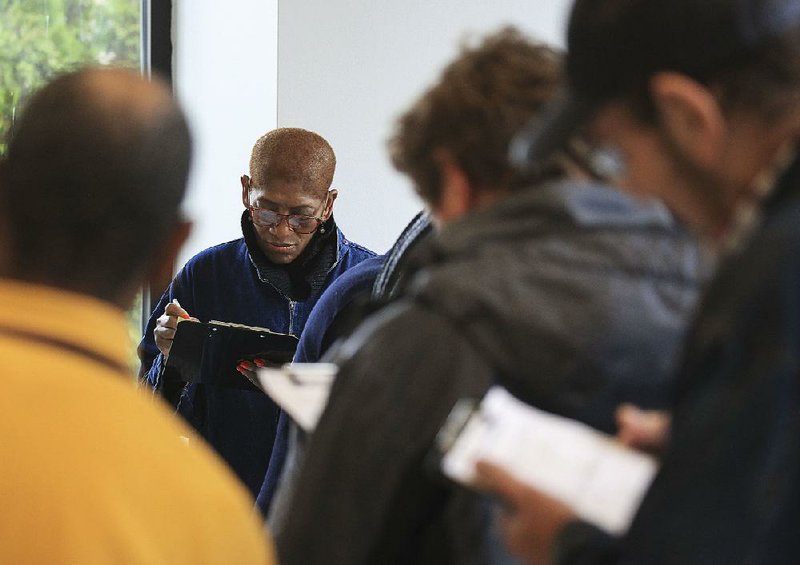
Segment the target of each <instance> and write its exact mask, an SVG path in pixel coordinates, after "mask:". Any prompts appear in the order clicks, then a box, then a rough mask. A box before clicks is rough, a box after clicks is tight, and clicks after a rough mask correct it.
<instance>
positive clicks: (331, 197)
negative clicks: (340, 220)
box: [322, 188, 339, 220]
mask: <svg viewBox="0 0 800 565" xmlns="http://www.w3.org/2000/svg"><path fill="white" fill-rule="evenodd" d="M337 196H339V191H338V190H336V189H335V188H332V189H330V190H329V191H328V205H327V206H325V210H323V212H322V217H323V218H324V219H325V220H327V219H328V218H330V217H331V214H333V203H334V202H335V201H336V197H337Z"/></svg>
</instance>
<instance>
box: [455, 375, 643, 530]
mask: <svg viewBox="0 0 800 565" xmlns="http://www.w3.org/2000/svg"><path fill="white" fill-rule="evenodd" d="M479 459H485V460H487V461H490V462H492V463H494V464H496V465H498V466H500V467H503V468H505V469H506V470H508V472H509V473H511V474H512V475H513V476H515V477H516V478H517V479H518V480H520V481H522V482H524V483H527V484H529V485H531V486H533V487H535V488H537V489H539V490H542V491H543V492H546V493H548V494H550V495H551V496H554V497H555V498H558V499H560V500H562V501H563V502H565V503H567V504H568V505H569V506H571V507H572V508H573V509H574V510H575V512H576V513H577V514H578V515H579V516H580V517H581V518H583V519H584V520H586V521H588V522H591V523H593V524H596V525H598V526H600V527H602V528H604V529H606V530H608V531H609V532H612V533H616V534H620V533H623V532H625V531H626V530H627V529H628V527H629V526H630V522H631V520H632V519H633V515H634V514H635V512H636V509H637V508H638V507H639V504H640V502H641V499H642V497H643V496H644V493H645V491H646V490H647V488H648V486H649V485H650V482H651V481H652V479H653V476H654V475H655V472H656V470H657V464H656V461H655V459H654V458H652V457H650V456H648V455H645V454H642V453H640V452H638V451H634V450H632V449H629V448H627V447H624V446H623V445H621V444H619V443H618V442H616V441H615V440H614V438H612V437H610V436H607V435H605V434H603V433H600V432H598V431H597V430H594V429H592V428H590V427H589V426H586V425H584V424H581V423H580V422H576V421H574V420H569V419H567V418H562V417H560V416H555V415H553V414H550V413H548V412H544V411H542V410H539V409H537V408H534V407H532V406H529V405H527V404H525V403H523V402H521V401H519V400H517V399H516V398H514V397H513V396H512V395H511V394H509V393H508V391H506V390H505V389H503V388H501V387H493V388H492V389H490V390H489V392H488V393H487V394H486V396H485V397H484V399H483V400H482V401H481V403H480V406H479V409H478V410H477V411H476V412H475V413H474V415H473V416H472V418H470V420H469V421H468V422H467V423H466V425H465V426H464V429H463V431H462V432H461V434H460V435H459V436H458V439H457V440H455V442H454V443H453V445H452V446H451V448H450V449H449V450H448V451H447V453H446V454H445V456H444V458H443V460H442V470H443V471H444V473H445V474H446V475H447V476H449V477H451V478H452V479H454V480H456V481H459V482H462V483H464V484H470V483H472V482H473V480H474V478H475V462H476V461H478V460H479Z"/></svg>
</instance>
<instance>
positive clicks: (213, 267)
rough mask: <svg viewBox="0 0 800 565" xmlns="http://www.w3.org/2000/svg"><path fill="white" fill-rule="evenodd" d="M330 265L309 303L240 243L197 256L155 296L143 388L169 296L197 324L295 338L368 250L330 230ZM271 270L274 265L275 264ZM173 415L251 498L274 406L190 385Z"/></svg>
mask: <svg viewBox="0 0 800 565" xmlns="http://www.w3.org/2000/svg"><path fill="white" fill-rule="evenodd" d="M336 238H337V245H336V253H335V257H334V260H333V264H332V266H331V267H330V268H329V269H327V272H325V273H321V274H320V277H321V278H320V283H319V284H318V285H315V286H318V287H319V288H312V291H311V294H310V295H309V296H308V298H307V299H305V300H302V301H294V300H291V299H289V298H288V297H287V296H286V295H285V294H284V293H283V292H281V291H279V290H278V288H277V287H276V285H274V284H273V283H272V282H270V279H269V273H268V270H265V269H263V268H261V267H258V266H257V261H254V260H253V259H252V258H251V254H250V252H249V250H248V246H247V244H246V242H245V239H244V238H240V239H237V240H235V241H231V242H228V243H223V244H220V245H217V246H215V247H211V248H209V249H206V250H205V251H201V252H200V253H198V254H197V255H196V256H194V257H193V258H192V259H190V260H189V262H188V263H186V265H185V266H184V267H183V269H181V271H180V272H179V273H178V275H177V276H176V277H175V279H174V280H173V281H172V284H171V285H170V287H169V288H168V289H167V291H166V292H165V293H164V295H163V296H162V297H161V300H160V301H159V302H158V304H157V305H156V307H155V309H154V310H153V314H152V315H151V317H150V320H149V322H148V324H147V328H146V329H145V334H144V338H143V339H142V342H141V344H140V356H141V359H142V369H143V372H144V376H145V377H146V379H147V381H148V383H149V384H150V385H151V386H153V387H154V388H158V387H159V386H160V383H159V373H160V371H161V366H162V364H163V361H164V358H163V355H161V353H160V352H159V351H158V348H157V347H156V345H155V339H154V337H153V330H154V329H155V325H156V320H157V318H158V317H159V316H160V315H161V314H162V313H163V312H164V308H165V307H166V305H167V303H169V302H170V301H171V300H172V299H173V298H177V299H178V301H179V302H180V304H181V306H183V307H184V308H185V309H186V310H187V311H188V312H189V313H190V314H191V315H192V316H194V317H196V318H199V319H200V320H201V321H204V322H206V321H209V320H212V319H213V320H222V321H226V322H237V323H240V324H247V325H253V326H260V327H267V328H270V329H272V330H274V331H277V332H283V333H290V334H294V335H298V336H299V335H300V333H301V332H302V330H303V327H304V326H305V323H306V319H307V318H308V315H309V314H310V313H311V309H312V308H313V307H314V305H315V304H316V303H317V300H318V299H319V297H320V296H321V295H322V293H323V291H324V290H325V288H326V287H327V286H328V285H330V284H331V283H332V282H333V281H334V280H336V279H337V278H338V277H339V276H340V275H341V274H342V273H344V272H345V271H346V270H347V269H349V268H350V267H352V266H354V265H357V264H358V263H360V262H361V261H363V260H364V259H367V258H369V257H372V256H373V255H374V253H373V252H371V251H369V250H368V249H365V248H364V247H361V246H360V245H357V244H355V243H353V242H350V241H348V240H347V239H345V237H344V236H343V235H342V233H341V231H339V229H338V228H336ZM273 268H274V267H273ZM179 412H180V413H181V414H182V415H183V416H184V417H185V418H186V419H187V420H188V421H189V422H190V423H191V424H192V425H193V426H194V427H195V428H196V429H197V430H198V432H199V433H200V434H201V435H202V436H203V437H204V438H205V439H206V440H207V441H208V442H209V443H210V444H211V445H212V446H213V447H214V448H215V449H216V450H217V452H218V453H219V454H220V455H221V456H222V457H223V458H224V459H225V460H226V461H227V462H228V464H229V465H230V466H231V467H232V468H233V470H234V471H235V472H236V473H237V474H238V475H239V477H240V479H241V480H242V481H243V482H244V483H245V485H247V487H248V488H249V489H250V492H251V493H252V494H253V496H255V495H256V494H257V493H258V491H259V488H260V487H261V484H262V482H263V480H264V475H265V473H266V470H267V464H268V463H269V460H270V455H271V452H272V445H273V443H274V439H275V430H276V426H277V423H278V415H279V409H278V407H277V406H276V405H275V404H274V403H273V402H272V401H271V400H270V399H269V398H268V397H267V396H266V395H264V394H263V393H261V392H257V391H249V390H242V389H233V388H224V387H219V386H211V385H204V384H192V385H188V386H187V387H186V388H185V389H184V392H183V396H182V398H181V402H180V406H179Z"/></svg>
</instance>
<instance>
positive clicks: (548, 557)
mask: <svg viewBox="0 0 800 565" xmlns="http://www.w3.org/2000/svg"><path fill="white" fill-rule="evenodd" d="M476 471H477V477H478V478H477V483H476V486H477V487H478V488H479V489H481V490H484V491H487V492H488V493H490V494H493V495H494V496H496V497H497V498H499V499H500V501H501V502H502V503H503V510H502V512H501V513H500V517H499V520H500V529H501V531H502V534H503V540H504V541H505V544H506V547H507V548H508V550H509V551H510V552H511V553H512V554H513V555H515V556H516V557H518V558H519V559H521V560H522V561H523V562H525V563H536V564H537V565H541V564H545V563H551V562H552V557H553V555H552V554H553V545H554V542H555V539H556V536H557V535H558V533H559V532H560V531H561V528H563V527H564V526H565V525H567V523H569V522H571V521H572V520H575V519H576V515H575V513H574V512H573V511H572V510H571V509H570V508H569V507H568V506H567V505H565V504H563V503H562V502H560V501H558V500H556V499H555V498H553V497H551V496H548V495H546V494H544V493H542V492H541V491H538V490H536V489H534V488H532V487H529V486H528V485H526V484H524V483H522V482H520V481H518V480H517V479H515V478H514V477H513V476H511V475H510V474H509V473H508V472H506V471H505V470H504V469H502V468H500V467H497V466H496V465H492V464H491V463H488V462H486V461H479V462H478V464H477V466H476Z"/></svg>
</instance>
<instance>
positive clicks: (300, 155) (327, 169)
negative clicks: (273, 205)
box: [250, 128, 336, 192]
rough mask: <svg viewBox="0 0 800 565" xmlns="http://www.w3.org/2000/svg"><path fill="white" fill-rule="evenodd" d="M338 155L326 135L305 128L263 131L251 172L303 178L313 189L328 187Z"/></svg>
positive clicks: (261, 178)
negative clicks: (324, 136) (264, 132)
mask: <svg viewBox="0 0 800 565" xmlns="http://www.w3.org/2000/svg"><path fill="white" fill-rule="evenodd" d="M335 171H336V155H335V154H334V152H333V148H332V147H331V145H330V143H328V142H327V141H326V140H325V138H323V137H322V136H321V135H319V134H318V133H315V132H313V131H308V130H306V129H302V128H278V129H274V130H272V131H269V132H267V133H266V134H264V135H262V136H261V137H260V138H259V139H258V140H257V141H256V142H255V145H254V146H253V151H252V154H251V156H250V176H251V177H253V178H254V179H257V182H263V181H264V180H266V179H280V180H283V181H290V182H299V183H301V184H302V185H303V187H304V188H305V189H307V190H309V191H312V192H317V191H320V190H328V189H329V188H330V186H331V183H332V182H333V175H334V173H335Z"/></svg>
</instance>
